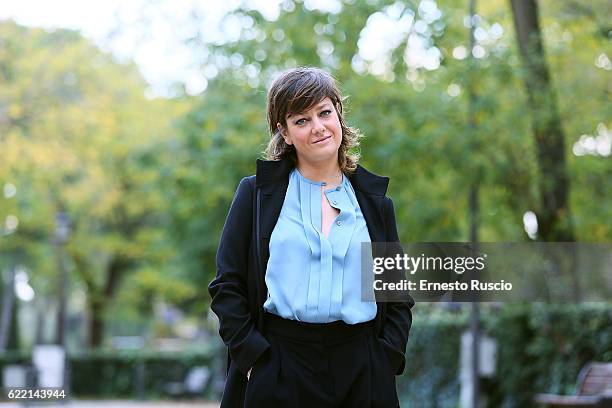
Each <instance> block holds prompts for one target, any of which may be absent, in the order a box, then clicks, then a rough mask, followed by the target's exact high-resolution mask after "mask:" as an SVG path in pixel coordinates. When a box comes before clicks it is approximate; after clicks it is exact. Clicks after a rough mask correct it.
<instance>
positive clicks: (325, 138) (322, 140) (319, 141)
mask: <svg viewBox="0 0 612 408" xmlns="http://www.w3.org/2000/svg"><path fill="white" fill-rule="evenodd" d="M329 138H331V136H326V137H324V138H322V139H319V140H317V141H316V142H314V143H321V142H324V141H326V140H327V139H329Z"/></svg>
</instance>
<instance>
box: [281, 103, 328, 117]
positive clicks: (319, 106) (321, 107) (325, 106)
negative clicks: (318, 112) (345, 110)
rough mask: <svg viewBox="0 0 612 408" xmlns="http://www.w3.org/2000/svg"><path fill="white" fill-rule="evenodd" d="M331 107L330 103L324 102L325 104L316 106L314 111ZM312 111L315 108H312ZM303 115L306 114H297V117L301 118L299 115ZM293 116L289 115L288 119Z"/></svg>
mask: <svg viewBox="0 0 612 408" xmlns="http://www.w3.org/2000/svg"><path fill="white" fill-rule="evenodd" d="M329 106H330V103H329V102H323V103H320V104H318V105H317V106H315V107H314V109H323V108H329ZM311 109H313V108H311ZM303 114H304V112H299V113H296V114H295V116H299V115H303ZM291 116H293V115H292V114H290V113H288V114H287V118H286V119H289V118H290V117H291Z"/></svg>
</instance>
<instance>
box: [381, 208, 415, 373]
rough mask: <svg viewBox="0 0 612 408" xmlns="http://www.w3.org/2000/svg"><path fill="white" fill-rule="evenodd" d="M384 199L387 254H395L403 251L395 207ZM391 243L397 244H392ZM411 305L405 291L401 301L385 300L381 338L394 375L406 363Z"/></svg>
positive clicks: (410, 323) (412, 304)
mask: <svg viewBox="0 0 612 408" xmlns="http://www.w3.org/2000/svg"><path fill="white" fill-rule="evenodd" d="M384 200H385V203H384V205H383V209H384V219H385V224H386V225H385V227H386V228H385V229H386V231H387V242H388V243H390V244H391V245H389V244H387V246H388V247H389V248H390V250H389V251H390V252H392V253H388V254H387V256H395V254H396V252H397V253H399V252H403V251H402V249H401V246H400V245H399V242H400V240H399V236H398V234H397V224H396V222H395V209H394V208H393V201H392V200H391V199H390V198H389V197H385V198H384ZM393 243H396V244H398V245H392V244H393ZM412 306H414V300H413V299H412V297H411V296H410V295H408V293H405V295H404V296H403V298H402V300H401V301H398V302H387V313H386V319H385V323H384V325H383V327H382V334H381V340H382V342H383V345H384V347H385V349H386V351H387V355H388V356H389V360H390V361H391V366H392V368H394V369H395V374H396V375H400V374H402V373H403V372H404V367H405V365H406V357H405V352H406V344H407V343H408V333H409V332H410V326H412V312H411V310H410V309H411V308H412Z"/></svg>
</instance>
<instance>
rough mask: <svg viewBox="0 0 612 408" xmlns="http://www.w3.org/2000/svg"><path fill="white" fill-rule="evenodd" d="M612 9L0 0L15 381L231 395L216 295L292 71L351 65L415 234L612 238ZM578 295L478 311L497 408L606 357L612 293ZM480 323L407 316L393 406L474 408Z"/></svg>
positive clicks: (517, 403)
mask: <svg viewBox="0 0 612 408" xmlns="http://www.w3.org/2000/svg"><path fill="white" fill-rule="evenodd" d="M534 6H537V7H534ZM611 22H612V3H610V2H609V1H607V0H591V1H578V0H539V1H537V2H534V1H530V0H517V1H512V2H511V1H510V0H487V1H484V0H480V1H476V0H436V1H434V0H420V1H419V0H413V1H407V0H406V1H383V0H367V1H365V0H364V1H360V0H352V1H351V0H334V1H331V0H330V1H314V0H313V1H293V0H285V1H282V2H279V1H263V0H262V1H244V2H240V1H237V0H236V1H226V2H223V4H218V2H206V1H197V0H181V1H166V0H149V1H147V0H134V1H129V2H118V1H109V2H93V1H92V2H70V1H65V2H62V1H58V2H43V1H21V2H17V1H3V2H2V3H1V4H0V272H1V279H0V307H1V309H0V367H1V368H2V369H3V373H4V381H5V382H4V384H5V385H6V384H7V382H6V381H7V376H8V375H9V374H11V373H12V374H11V375H12V376H13V377H12V378H11V381H21V380H20V378H22V377H23V378H24V379H29V380H31V379H32V378H31V377H32V364H33V361H35V360H36V358H38V359H39V360H40V359H43V360H46V359H52V358H57V356H60V358H59V360H58V361H64V360H63V357H62V356H63V354H62V353H63V351H66V360H65V362H66V364H65V368H66V370H61V372H62V373H63V374H62V375H63V376H65V377H64V378H59V379H58V380H62V381H65V383H64V384H65V387H66V388H67V389H69V390H70V393H71V396H72V398H77V399H78V398H88V399H99V400H104V399H144V400H161V399H168V398H178V397H184V396H188V397H197V398H198V399H199V400H210V401H215V400H218V398H219V395H220V392H221V390H222V387H223V381H224V378H223V375H224V373H225V358H226V357H225V349H224V347H223V346H222V344H221V342H220V339H219V338H218V334H217V326H216V324H217V323H216V320H215V318H214V316H213V315H212V314H211V312H210V310H209V303H210V298H209V296H208V293H207V290H206V287H207V284H208V283H209V282H210V280H211V279H212V277H213V276H214V274H215V263H214V258H215V251H216V248H217V245H218V240H219V236H220V231H221V228H222V226H223V222H224V219H225V216H226V214H227V210H228V208H229V204H230V202H231V199H232V196H233V193H234V191H235V189H236V186H237V184H238V181H239V180H240V179H241V178H242V177H244V176H246V175H251V174H254V173H255V159H256V158H258V157H261V156H260V153H261V151H262V150H263V149H264V147H265V144H266V142H267V140H268V137H269V136H268V135H267V125H266V116H265V115H266V111H265V96H266V89H267V86H268V85H269V84H270V83H271V80H272V79H273V78H274V77H275V75H276V74H277V73H278V72H279V71H281V70H283V69H285V68H289V67H294V66H298V65H315V66H320V67H322V68H324V69H327V70H329V71H330V72H331V73H332V74H334V75H335V76H336V77H337V78H338V80H339V83H340V86H341V89H342V90H343V92H344V94H345V95H348V96H349V97H348V99H347V102H346V104H347V108H348V109H347V111H348V112H347V115H346V117H347V119H348V122H349V124H350V125H352V126H354V127H357V128H359V129H360V130H361V132H362V133H363V134H364V135H365V136H366V137H365V138H364V139H363V141H362V145H361V153H362V159H361V163H362V164H363V165H364V166H365V167H367V168H368V169H370V170H371V171H373V172H375V173H377V174H381V175H386V176H389V177H390V179H391V183H390V187H389V195H390V196H391V197H392V198H393V200H394V204H395V210H396V215H397V223H398V229H399V235H400V237H401V239H402V241H404V242H424V241H469V240H471V239H477V240H479V241H482V242H497V241H500V242H530V241H570V242H571V241H577V242H597V243H606V242H610V240H611V239H612V221H611V220H612V183H611V182H610V180H611V178H612V177H611V176H612V162H611V157H610V153H611V142H612V120H611V119H612V104H611V103H610V92H611V91H612V82H611V73H612V62H611V60H610V59H611V58H612V47H611V41H612V24H611ZM604 284H605V283H604ZM575 300H576V301H574V302H571V304H569V303H564V304H555V303H554V302H552V303H537V304H536V303H534V304H523V305H517V304H512V305H506V306H504V305H493V306H491V305H482V306H481V309H480V312H479V313H480V330H481V333H482V336H486V339H487V340H490V341H492V342H493V343H492V344H494V346H495V347H494V348H493V350H494V351H495V352H494V353H493V354H487V356H488V357H486V358H488V363H487V362H484V363H483V364H484V365H485V366H487V367H489V366H490V367H489V369H488V370H489V371H488V372H486V373H482V374H481V376H482V379H481V382H480V394H481V396H482V400H483V401H486V405H487V406H490V407H499V406H504V407H525V406H533V402H532V401H533V400H532V398H533V395H534V394H535V393H538V392H551V393H558V394H571V393H573V392H575V388H574V387H575V383H576V378H577V375H578V372H579V371H580V369H581V368H582V367H583V366H584V364H585V363H587V362H589V361H608V362H610V361H612V304H611V303H609V302H608V303H606V302H599V303H586V302H581V299H580V298H579V297H578V298H577V299H575ZM470 313H472V312H471V307H470V305H468V304H439V305H433V304H418V305H417V306H416V307H415V309H414V316H415V320H414V326H413V330H412V332H411V338H410V341H409V346H408V352H407V357H408V362H407V368H406V372H405V373H404V375H403V376H401V377H399V378H398V390H399V392H400V395H401V399H402V401H403V403H402V406H406V407H456V406H458V404H459V401H460V399H462V397H461V394H462V386H461V384H462V375H460V373H461V372H463V369H462V367H461V361H460V360H461V354H462V353H461V352H460V350H461V342H462V340H461V339H462V333H464V332H465V330H467V329H468V328H469V326H470V316H471V315H470ZM44 346H46V347H44ZM58 350H59V352H58ZM489 351H490V350H489ZM37 355H38V357H37ZM45 356H47V357H45ZM53 356H55V357H53ZM47 361H48V360H47ZM489 363H490V364H489ZM59 365H60V366H61V365H62V364H61V363H60V364H59ZM491 370H492V371H491ZM7 373H8V374H7ZM24 381H25V380H24ZM50 381H52V379H51V380H50ZM463 390H464V391H463V392H465V387H464V388H463ZM464 406H468V405H465V403H464Z"/></svg>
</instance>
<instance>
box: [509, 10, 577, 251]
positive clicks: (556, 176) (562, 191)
mask: <svg viewBox="0 0 612 408" xmlns="http://www.w3.org/2000/svg"><path fill="white" fill-rule="evenodd" d="M511 5H512V12H513V16H514V25H515V29H516V37H517V41H518V45H519V49H520V53H521V57H522V58H523V63H524V66H525V75H524V79H525V89H526V92H527V95H528V103H529V107H530V111H531V117H532V128H533V134H534V139H535V145H536V149H537V163H538V168H539V171H540V177H539V183H538V185H539V193H540V208H539V210H538V213H537V215H538V232H539V235H540V236H541V238H542V239H543V240H544V241H574V239H575V234H574V230H573V226H572V222H571V214H570V209H569V188H570V187H569V186H570V181H569V176H568V171H567V164H566V154H567V152H566V148H565V135H564V133H563V129H562V127H561V119H560V118H559V113H558V108H557V102H556V96H555V94H554V90H553V87H552V84H551V80H550V74H549V70H548V66H547V64H546V59H545V55H544V45H543V41H542V34H541V30H540V26H539V20H538V4H537V2H536V0H512V1H511Z"/></svg>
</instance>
